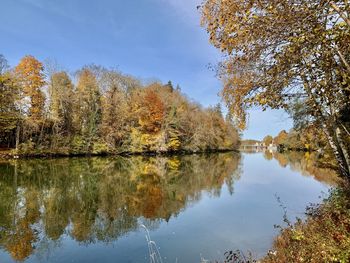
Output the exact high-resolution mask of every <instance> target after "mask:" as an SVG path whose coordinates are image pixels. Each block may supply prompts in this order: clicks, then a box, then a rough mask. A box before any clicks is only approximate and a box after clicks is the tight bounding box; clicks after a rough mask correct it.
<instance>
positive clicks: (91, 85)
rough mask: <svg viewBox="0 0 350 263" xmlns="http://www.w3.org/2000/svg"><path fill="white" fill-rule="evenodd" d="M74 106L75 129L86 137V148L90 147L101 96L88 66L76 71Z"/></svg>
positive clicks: (96, 127) (96, 128)
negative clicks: (76, 81)
mask: <svg viewBox="0 0 350 263" xmlns="http://www.w3.org/2000/svg"><path fill="white" fill-rule="evenodd" d="M75 106H76V107H75V122H76V126H77V129H78V131H79V132H80V135H82V136H83V137H84V138H85V139H86V142H87V143H86V147H87V149H90V147H91V146H92V145H91V143H92V140H93V139H94V137H95V136H96V135H97V132H98V127H99V123H100V121H101V96H100V90H99V86H98V84H97V81H96V77H95V75H94V74H93V72H92V71H91V70H90V69H88V68H83V69H82V70H81V71H80V72H79V73H78V84H77V88H76V103H75Z"/></svg>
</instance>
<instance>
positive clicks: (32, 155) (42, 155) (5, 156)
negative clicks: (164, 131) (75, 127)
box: [0, 149, 240, 160]
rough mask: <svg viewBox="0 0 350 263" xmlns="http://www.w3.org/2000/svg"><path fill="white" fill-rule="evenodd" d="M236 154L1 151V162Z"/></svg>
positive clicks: (204, 152) (181, 151)
mask: <svg viewBox="0 0 350 263" xmlns="http://www.w3.org/2000/svg"><path fill="white" fill-rule="evenodd" d="M12 151H13V150H12ZM225 152H235V153H239V152H240V151H239V149H216V150H202V151H188V150H178V151H159V152H158V151H144V152H115V153H113V152H103V153H59V152H55V153H49V152H48V153H45V152H41V153H25V154H23V153H22V154H21V153H19V154H18V153H15V152H11V150H9V151H4V152H1V151H0V160H11V159H21V160H22V159H46V158H49V159H54V158H73V157H98V156H100V157H113V156H123V157H131V156H174V155H195V154H212V153H225Z"/></svg>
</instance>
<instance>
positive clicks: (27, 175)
mask: <svg viewBox="0 0 350 263" xmlns="http://www.w3.org/2000/svg"><path fill="white" fill-rule="evenodd" d="M315 158H316V157H315V154H308V153H306V154H305V153H286V154H281V153H271V152H266V153H234V152H229V153H220V154H209V155H186V156H171V157H142V156H135V157H129V158H125V157H92V158H60V159H29V160H10V161H0V200H1V203H0V262H1V263H8V262H17V261H24V262H28V263H29V262H62V263H63V262H64V263H66V262H78V263H89V262H150V253H149V247H148V245H152V244H156V248H157V249H158V250H159V253H160V255H161V257H162V261H163V262H172V263H175V262H179V263H182V262H193V263H195V262H200V261H201V258H203V259H208V260H222V259H223V258H224V253H225V252H226V251H228V250H236V249H240V250H242V251H248V250H249V251H251V252H252V253H253V255H255V256H257V257H260V256H263V255H264V254H265V253H266V252H267V251H268V249H269V248H270V247H271V245H272V242H273V239H274V237H275V236H276V235H277V234H278V229H276V228H274V225H284V223H283V215H284V209H283V208H282V207H286V211H287V216H288V218H289V219H290V220H291V221H295V218H296V217H299V218H304V217H305V216H304V212H305V208H306V207H307V205H308V204H310V203H319V202H321V201H322V198H324V197H326V196H327V193H328V190H329V188H331V187H332V186H335V185H336V184H337V179H336V177H335V175H334V172H332V171H330V170H328V169H320V168H317V167H316V166H315ZM144 227H146V228H147V229H148V230H146V229H145V228H144ZM147 231H149V234H150V238H151V240H153V241H154V242H155V243H153V242H151V243H148V242H147V240H146V233H147ZM151 249H152V251H153V250H155V248H154V246H152V247H151Z"/></svg>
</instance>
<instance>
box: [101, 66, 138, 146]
mask: <svg viewBox="0 0 350 263" xmlns="http://www.w3.org/2000/svg"><path fill="white" fill-rule="evenodd" d="M100 84H101V86H102V87H103V90H104V93H103V96H102V122H101V133H102V136H103V138H104V140H105V141H106V142H107V143H108V144H109V145H110V146H111V147H121V146H122V145H123V143H124V142H125V141H126V140H127V137H128V135H129V133H130V129H131V125H132V121H131V119H130V118H131V115H132V113H131V112H130V109H131V108H130V101H129V100H130V98H129V95H128V94H129V92H130V91H131V90H132V89H134V88H136V87H138V86H140V85H139V84H137V83H136V80H135V81H133V79H132V78H131V77H129V76H125V75H123V74H121V73H120V72H118V71H116V70H106V69H104V70H103V72H102V75H101V79H100Z"/></svg>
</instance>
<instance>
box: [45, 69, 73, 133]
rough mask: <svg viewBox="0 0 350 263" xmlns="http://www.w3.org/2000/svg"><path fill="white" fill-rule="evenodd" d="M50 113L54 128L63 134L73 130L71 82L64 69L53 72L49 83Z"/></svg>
mask: <svg viewBox="0 0 350 263" xmlns="http://www.w3.org/2000/svg"><path fill="white" fill-rule="evenodd" d="M49 93H50V115H51V118H52V119H53V121H54V129H55V130H57V131H61V132H63V133H64V134H71V133H72V131H73V121H72V117H73V112H72V111H73V97H74V93H73V84H72V81H71V79H70V78H69V76H68V74H67V73H66V72H64V71H62V72H57V73H53V74H52V76H51V79H50V83H49Z"/></svg>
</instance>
